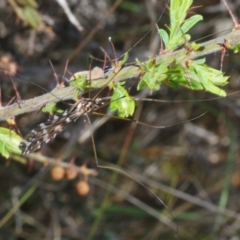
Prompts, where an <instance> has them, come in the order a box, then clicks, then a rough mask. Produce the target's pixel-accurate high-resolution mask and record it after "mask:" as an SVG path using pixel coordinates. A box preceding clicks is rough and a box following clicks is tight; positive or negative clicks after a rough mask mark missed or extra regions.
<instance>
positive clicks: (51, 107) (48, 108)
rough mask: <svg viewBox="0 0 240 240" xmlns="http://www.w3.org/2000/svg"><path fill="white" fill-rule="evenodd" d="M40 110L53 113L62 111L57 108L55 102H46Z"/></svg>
mask: <svg viewBox="0 0 240 240" xmlns="http://www.w3.org/2000/svg"><path fill="white" fill-rule="evenodd" d="M42 112H44V113H49V114H51V115H53V114H54V113H62V112H63V110H62V109H60V108H57V105H56V103H47V104H46V106H45V107H43V108H42Z"/></svg>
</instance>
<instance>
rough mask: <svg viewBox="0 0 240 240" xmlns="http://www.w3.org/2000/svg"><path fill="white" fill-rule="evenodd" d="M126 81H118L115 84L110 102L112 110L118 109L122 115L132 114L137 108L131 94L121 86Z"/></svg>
mask: <svg viewBox="0 0 240 240" xmlns="http://www.w3.org/2000/svg"><path fill="white" fill-rule="evenodd" d="M123 84H124V83H123V82H122V83H120V82H118V83H116V84H114V85H113V89H114V92H113V95H112V98H111V103H110V111H112V112H115V111H118V115H119V116H120V117H129V116H132V115H133V113H134V110H135V101H134V100H133V98H132V97H130V96H129V94H128V92H127V90H126V89H125V88H124V87H123V86H121V85H123Z"/></svg>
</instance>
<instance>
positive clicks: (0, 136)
mask: <svg viewBox="0 0 240 240" xmlns="http://www.w3.org/2000/svg"><path fill="white" fill-rule="evenodd" d="M21 141H22V138H21V137H20V136H19V135H18V134H16V132H14V131H12V130H10V129H8V128H2V127H0V154H1V155H2V156H3V157H5V158H9V155H10V154H11V153H14V154H21V153H22V152H21V150H20V149H19V144H20V142H21Z"/></svg>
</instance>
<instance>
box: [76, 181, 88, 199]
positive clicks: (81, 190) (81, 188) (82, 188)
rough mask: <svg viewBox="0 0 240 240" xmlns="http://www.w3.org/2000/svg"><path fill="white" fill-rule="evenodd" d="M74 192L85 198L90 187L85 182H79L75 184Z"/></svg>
mask: <svg viewBox="0 0 240 240" xmlns="http://www.w3.org/2000/svg"><path fill="white" fill-rule="evenodd" d="M76 190H77V193H78V194H79V195H80V196H86V195H87V194H88V193H89V190H90V186H89V184H88V183H87V182H86V181H83V180H80V181H79V182H78V183H77V184H76Z"/></svg>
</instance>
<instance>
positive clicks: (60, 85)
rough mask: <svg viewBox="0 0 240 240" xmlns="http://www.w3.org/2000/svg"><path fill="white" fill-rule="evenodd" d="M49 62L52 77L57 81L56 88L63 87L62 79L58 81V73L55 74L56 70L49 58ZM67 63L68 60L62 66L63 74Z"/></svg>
mask: <svg viewBox="0 0 240 240" xmlns="http://www.w3.org/2000/svg"><path fill="white" fill-rule="evenodd" d="M49 63H50V66H51V68H52V71H53V76H54V78H55V80H56V83H57V86H56V87H57V88H63V87H65V85H64V83H63V84H62V80H61V81H59V78H58V75H57V73H56V71H55V69H54V67H53V64H52V62H51V60H49ZM67 64H68V61H67V63H66V65H65V68H64V74H65V71H67V70H66V67H67Z"/></svg>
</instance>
